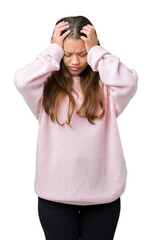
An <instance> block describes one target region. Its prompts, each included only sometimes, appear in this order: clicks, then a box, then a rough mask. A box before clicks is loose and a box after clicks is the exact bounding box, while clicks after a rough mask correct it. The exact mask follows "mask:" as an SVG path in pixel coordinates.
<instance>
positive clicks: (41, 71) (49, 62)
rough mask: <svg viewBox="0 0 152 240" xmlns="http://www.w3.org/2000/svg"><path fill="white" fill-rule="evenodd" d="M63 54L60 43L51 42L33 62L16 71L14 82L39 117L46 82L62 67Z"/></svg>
mask: <svg viewBox="0 0 152 240" xmlns="http://www.w3.org/2000/svg"><path fill="white" fill-rule="evenodd" d="M63 54H64V51H63V49H62V48H61V47H60V46H59V45H58V44H55V43H50V44H49V45H48V47H47V48H46V49H45V50H44V51H43V52H42V53H41V54H39V55H38V56H37V57H36V59H35V60H34V61H33V62H32V63H30V64H27V65H26V66H25V67H24V68H20V69H18V70H17V71H16V73H15V76H14V79H13V81H14V84H15V85H16V87H17V89H18V91H19V92H20V93H21V94H22V96H23V97H24V99H25V101H26V103H27V105H28V106H29V108H30V109H31V111H32V112H33V114H34V115H35V117H36V118H37V119H38V118H39V110H40V100H41V97H42V94H43V86H44V82H45V80H46V78H47V77H48V76H49V75H50V74H51V72H52V71H58V70H59V69H60V61H61V59H62V57H63Z"/></svg>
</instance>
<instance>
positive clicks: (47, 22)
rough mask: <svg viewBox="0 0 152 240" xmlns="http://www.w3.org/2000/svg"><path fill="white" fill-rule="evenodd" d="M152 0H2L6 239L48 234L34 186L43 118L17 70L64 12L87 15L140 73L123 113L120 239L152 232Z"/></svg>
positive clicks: (0, 135) (1, 201) (1, 190)
mask: <svg viewBox="0 0 152 240" xmlns="http://www.w3.org/2000/svg"><path fill="white" fill-rule="evenodd" d="M150 4H151V3H150V1H148V0H144V1H139V0H138V1H137V0H127V1H122V0H115V1H113V0H105V1H102V0H101V1H97V0H94V1H85V0H83V1H80V0H78V1H69V0H65V1H51V0H50V1H47V0H46V1H45V0H44V1H38V0H37V1H36V0H33V1H32V0H26V1H23V0H22V1H19V0H14V1H5V2H4V1H3V3H2V2H1V3H0V35H1V37H0V43H1V44H0V71H1V74H0V77H1V80H0V93H1V94H0V110H1V115H0V121H1V122H0V149H1V150H0V229H1V230H0V239H3V240H8V239H15V240H21V239H22V240H27V239H33V240H35V239H36V240H44V239H45V238H44V234H43V231H42V228H41V225H40V222H39V218H38V212H37V196H36V194H35V192H34V178H35V159H36V143H37V133H38V127H39V126H38V122H37V120H36V118H35V117H34V115H33V113H32V112H31V111H30V109H29V108H28V106H27V105H26V103H25V101H24V99H23V97H22V96H21V95H20V93H19V92H18V91H17V89H16V87H15V85H14V83H13V78H14V74H15V71H16V70H17V69H18V68H20V67H24V66H25V65H26V64H28V63H30V62H32V61H33V60H35V58H36V56H37V55H38V54H40V53H41V52H42V51H43V50H44V49H45V48H46V47H47V46H48V45H49V43H50V39H51V35H52V32H53V28H54V25H55V23H56V21H57V20H58V19H60V18H61V17H64V16H73V15H74V16H75V15H85V16H86V17H88V18H89V19H90V20H91V21H92V23H93V24H94V26H95V28H96V30H97V33H98V37H99V39H100V42H101V45H102V46H103V47H104V48H106V49H107V50H109V51H110V52H111V53H112V54H113V55H116V56H118V57H119V58H120V59H121V61H122V62H123V63H125V65H127V66H128V67H129V68H134V69H135V70H136V71H137V73H138V76H139V82H138V91H137V93H136V95H135V96H134V98H133V99H132V100H131V102H130V103H129V105H128V106H127V108H126V109H125V111H124V112H123V113H122V114H121V115H120V116H119V118H118V125H119V130H120V136H121V141H122V146H123V150H124V155H125V158H126V163H127V169H128V180H127V188H126V191H125V193H124V194H123V196H122V198H121V199H122V203H121V204H122V209H121V215H120V219H119V223H118V227H117V230H116V235H115V239H116V240H122V239H123V240H128V239H130V240H132V239H138V240H143V239H152V232H151V215H152V194H151V189H152V187H151V183H152V174H151V170H152V169H151V161H152V153H151V148H152V146H151V144H152V137H151V136H152V110H151V103H152V100H151V89H152V78H151V69H152V60H151V56H152V55H151V54H152V47H151V44H152V35H151V32H150V31H151V22H152V15H151V6H150Z"/></svg>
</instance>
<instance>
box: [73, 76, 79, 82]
mask: <svg viewBox="0 0 152 240" xmlns="http://www.w3.org/2000/svg"><path fill="white" fill-rule="evenodd" d="M72 78H73V81H80V76H79V75H74V76H72Z"/></svg>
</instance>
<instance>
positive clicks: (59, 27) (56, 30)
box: [51, 21, 70, 48]
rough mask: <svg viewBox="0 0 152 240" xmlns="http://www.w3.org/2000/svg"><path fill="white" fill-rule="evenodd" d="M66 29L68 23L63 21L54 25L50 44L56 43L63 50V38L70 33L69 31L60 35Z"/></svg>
mask: <svg viewBox="0 0 152 240" xmlns="http://www.w3.org/2000/svg"><path fill="white" fill-rule="evenodd" d="M67 28H69V25H68V22H64V21H63V22H60V23H58V24H57V25H55V28H54V31H53V36H52V41H51V43H57V44H58V45H59V46H60V47H62V48H63V41H64V39H65V37H66V36H67V35H68V34H69V33H70V30H68V31H66V32H65V33H64V34H63V35H62V36H61V33H62V31H63V30H65V29H67Z"/></svg>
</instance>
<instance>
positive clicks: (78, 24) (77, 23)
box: [43, 16, 106, 126]
mask: <svg viewBox="0 0 152 240" xmlns="http://www.w3.org/2000/svg"><path fill="white" fill-rule="evenodd" d="M61 21H67V22H68V23H69V25H70V28H69V29H70V30H71V32H70V34H69V35H68V36H67V37H72V38H74V39H79V38H80V36H86V35H85V34H84V33H81V32H80V30H81V29H82V27H83V26H85V25H87V24H91V25H92V23H91V22H90V21H89V20H88V19H87V18H86V17H84V16H77V17H66V18H62V19H60V20H59V21H58V22H57V23H56V24H58V23H59V22H61ZM67 30H68V29H67ZM67 30H64V31H63V32H62V34H63V33H64V32H65V31H67ZM95 33H96V32H95ZM96 36H97V33H96ZM98 45H100V43H99V42H98ZM79 76H80V86H81V89H82V93H83V96H84V100H83V102H82V105H81V106H80V108H79V110H78V111H77V112H76V114H78V115H79V116H80V117H85V118H87V119H88V121H89V122H90V123H91V124H95V123H94V122H93V121H92V120H94V119H101V118H103V117H104V114H105V105H106V104H105V96H104V93H103V89H102V88H101V86H100V84H99V81H101V80H100V77H99V73H98V72H94V71H93V70H92V69H91V67H90V66H89V65H88V66H87V67H86V69H85V70H84V71H83V72H82V73H81V74H80V75H79ZM46 80H47V81H46V82H45V84H44V90H43V107H44V109H45V112H46V113H47V114H48V115H49V116H50V119H51V121H52V122H54V121H55V120H56V122H57V123H58V124H59V125H60V126H64V125H65V123H66V124H67V125H70V121H71V117H72V114H73V111H74V108H75V104H76V103H75V99H74V97H73V95H72V94H71V91H74V89H73V88H72V85H73V79H72V76H71V74H70V73H69V72H68V70H67V68H66V67H65V65H64V63H63V59H62V60H61V63H60V69H59V71H53V72H51V75H50V76H48V77H47V79H46ZM74 92H75V91H74ZM67 95H68V97H69V105H68V113H67V118H68V121H65V123H62V124H61V123H59V121H58V117H57V112H58V107H59V104H60V102H61V101H62V100H63V99H64V98H65V97H66V96H67ZM98 104H100V106H101V108H102V113H101V114H100V115H99V116H96V115H95V110H96V107H97V105H98ZM82 113H84V115H82Z"/></svg>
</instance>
